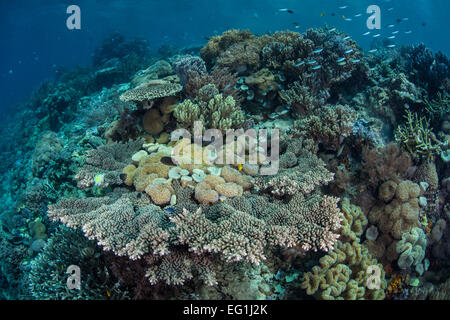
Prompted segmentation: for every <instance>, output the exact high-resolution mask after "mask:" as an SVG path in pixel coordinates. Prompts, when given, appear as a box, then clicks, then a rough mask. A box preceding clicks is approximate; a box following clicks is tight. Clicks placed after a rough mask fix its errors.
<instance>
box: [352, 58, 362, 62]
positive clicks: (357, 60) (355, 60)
mask: <svg viewBox="0 0 450 320" xmlns="http://www.w3.org/2000/svg"><path fill="white" fill-rule="evenodd" d="M360 61H361V60H360V59H353V60H352V62H353V63H358V62H360Z"/></svg>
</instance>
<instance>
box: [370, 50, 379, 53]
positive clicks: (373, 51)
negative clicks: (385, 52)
mask: <svg viewBox="0 0 450 320" xmlns="http://www.w3.org/2000/svg"><path fill="white" fill-rule="evenodd" d="M377 51H378V49H372V50H369V53H375V52H377Z"/></svg>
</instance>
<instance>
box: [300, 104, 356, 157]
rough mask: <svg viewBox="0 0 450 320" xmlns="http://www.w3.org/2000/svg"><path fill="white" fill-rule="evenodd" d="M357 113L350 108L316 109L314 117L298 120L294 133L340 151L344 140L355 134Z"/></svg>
mask: <svg viewBox="0 0 450 320" xmlns="http://www.w3.org/2000/svg"><path fill="white" fill-rule="evenodd" d="M355 120H356V113H355V111H353V110H352V109H351V108H350V107H348V106H342V105H336V106H329V105H328V106H324V107H321V108H319V109H316V110H315V112H313V114H312V115H310V116H308V117H305V118H303V119H301V120H297V121H296V122H295V123H294V132H296V133H297V135H300V136H302V137H304V138H306V139H312V140H314V141H315V142H316V143H321V144H323V145H324V146H326V147H328V148H331V149H334V150H338V149H339V147H340V145H341V143H342V142H343V140H344V138H346V137H348V136H350V135H351V134H352V132H353V123H354V122H355Z"/></svg>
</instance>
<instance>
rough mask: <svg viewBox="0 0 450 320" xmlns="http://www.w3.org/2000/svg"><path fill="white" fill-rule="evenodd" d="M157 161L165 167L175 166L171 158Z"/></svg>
mask: <svg viewBox="0 0 450 320" xmlns="http://www.w3.org/2000/svg"><path fill="white" fill-rule="evenodd" d="M159 161H160V162H161V163H162V164H165V165H166V166H175V163H174V162H173V160H172V157H162V158H161V159H160V160H159Z"/></svg>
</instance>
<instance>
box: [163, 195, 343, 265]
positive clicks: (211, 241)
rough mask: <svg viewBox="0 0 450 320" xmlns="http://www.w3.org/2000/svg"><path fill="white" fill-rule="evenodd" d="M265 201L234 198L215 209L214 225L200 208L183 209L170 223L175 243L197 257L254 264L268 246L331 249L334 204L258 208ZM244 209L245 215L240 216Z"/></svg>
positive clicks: (295, 202) (329, 200)
mask: <svg viewBox="0 0 450 320" xmlns="http://www.w3.org/2000/svg"><path fill="white" fill-rule="evenodd" d="M265 201H267V200H265V198H264V197H251V198H249V199H248V200H246V199H245V198H243V197H237V198H234V199H233V200H232V201H231V202H229V203H230V204H228V203H224V204H222V206H219V207H215V210H218V214H219V216H222V217H224V218H221V219H218V220H217V221H212V220H209V219H208V218H207V215H206V214H205V213H202V210H201V209H198V210H197V211H196V212H189V211H187V210H186V209H184V211H183V213H182V214H180V215H178V216H177V217H175V218H171V221H173V222H174V223H175V224H176V229H177V233H178V234H179V236H178V241H179V243H180V244H187V245H188V246H189V248H190V250H191V251H193V252H196V253H202V252H214V253H218V254H219V255H220V256H222V257H223V259H225V260H226V261H229V262H233V261H241V260H243V261H247V262H251V263H256V264H259V263H260V262H261V261H263V260H265V259H266V256H265V253H264V252H265V250H266V249H269V248H270V247H273V246H281V247H285V248H288V247H292V246H295V245H299V246H301V247H302V248H303V250H305V251H308V250H325V251H327V250H330V249H332V248H333V245H334V243H335V241H336V239H337V234H335V233H334V231H335V230H336V229H337V228H339V226H340V219H341V213H340V211H339V209H338V207H337V202H338V201H339V199H337V198H333V197H326V196H325V197H323V198H312V199H310V200H304V199H303V197H302V196H297V197H294V198H293V199H292V200H291V201H290V202H289V203H288V204H287V205H286V206H276V205H273V204H272V205H270V204H269V203H268V202H267V203H266V205H265V207H260V205H261V204H262V203H264V202H265ZM244 208H245V209H247V210H245V211H240V209H242V210H243V209H244ZM276 208H279V209H278V210H277V209H276ZM249 209H250V210H249ZM258 212H261V213H259V214H258ZM263 212H264V213H263ZM270 213H271V214H270Z"/></svg>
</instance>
